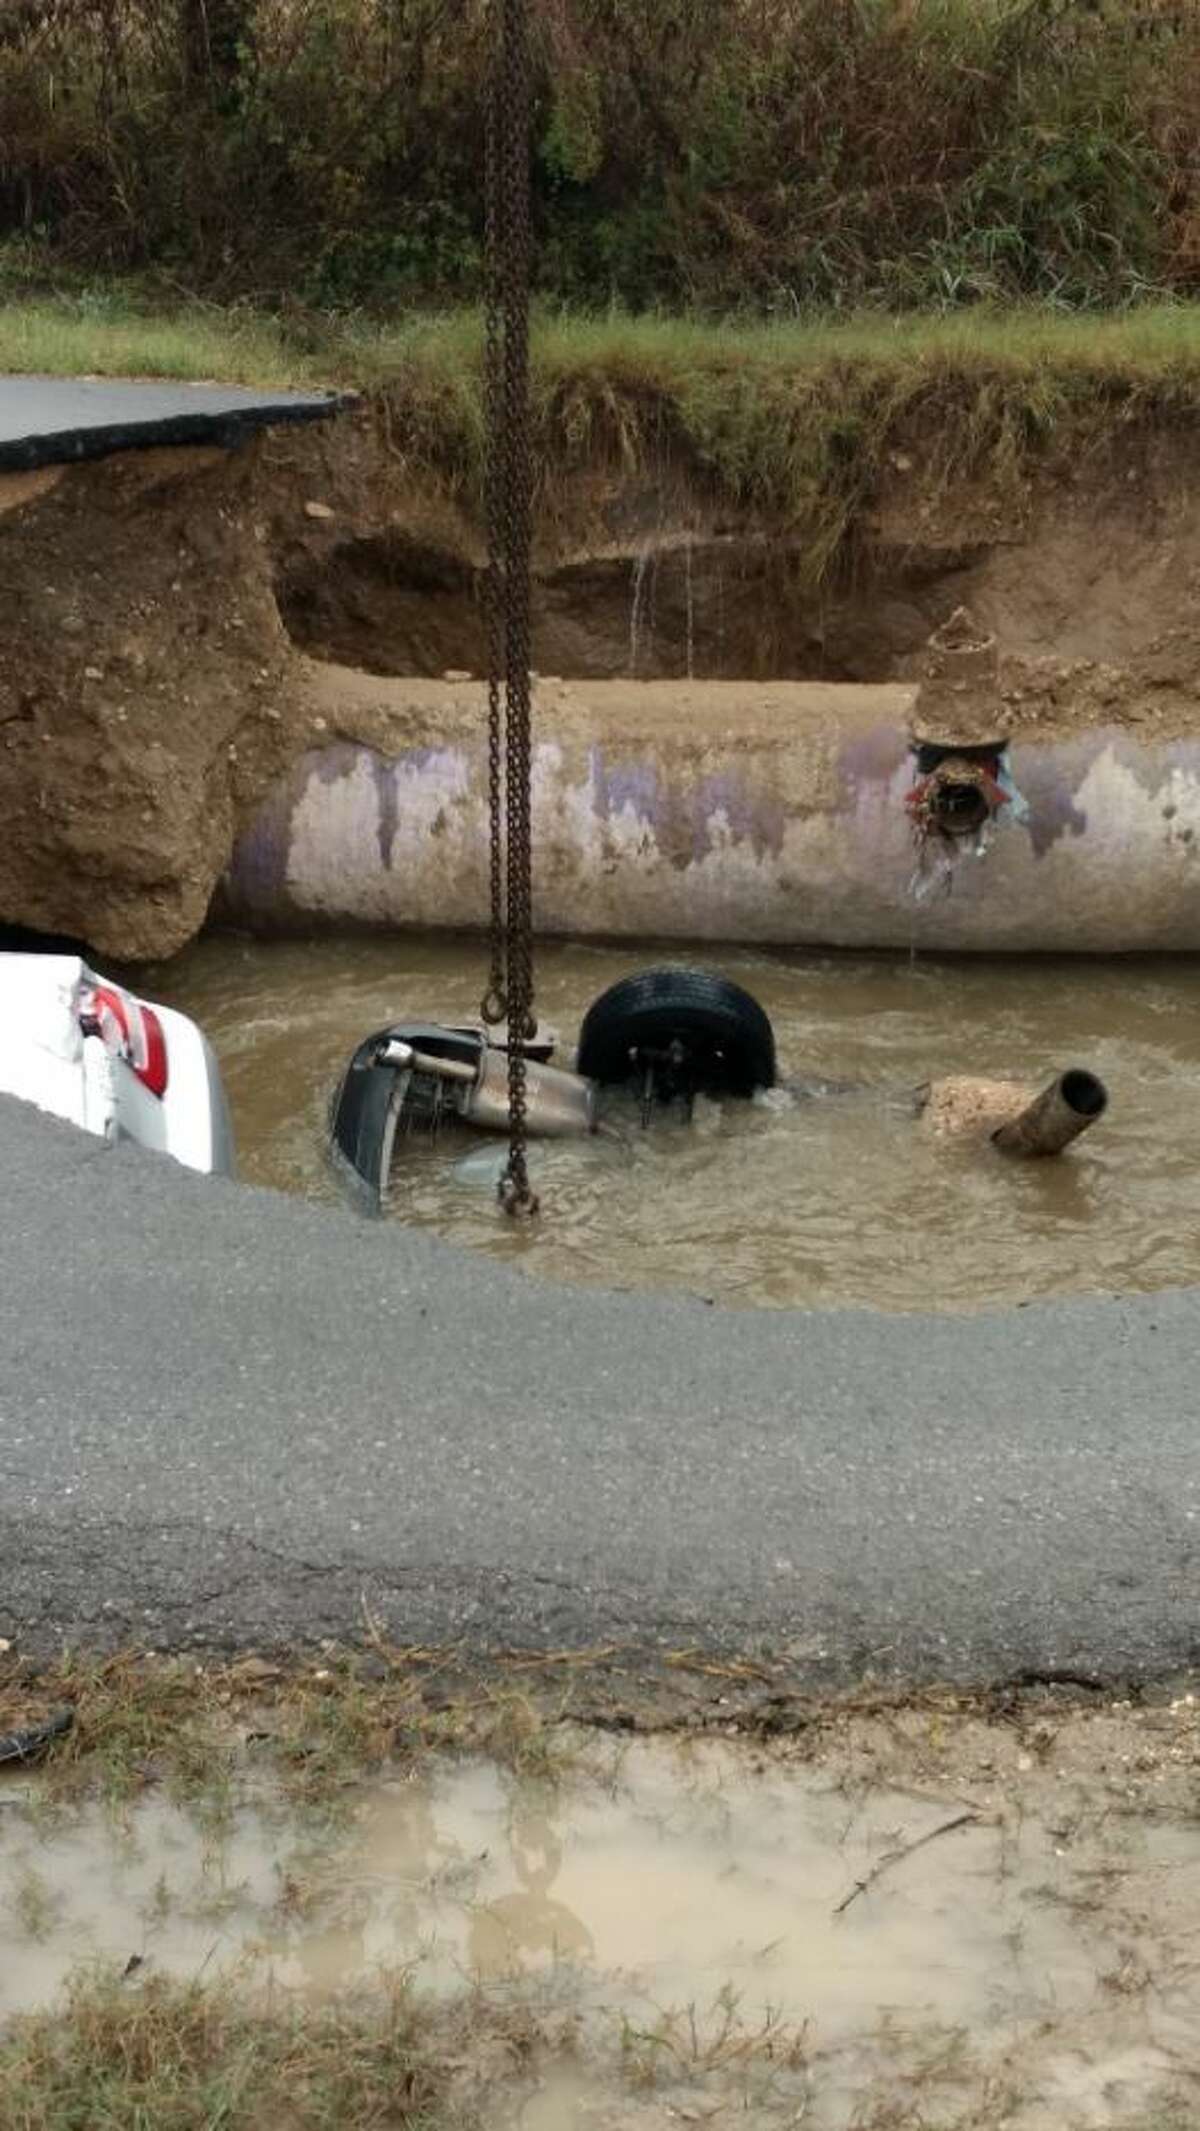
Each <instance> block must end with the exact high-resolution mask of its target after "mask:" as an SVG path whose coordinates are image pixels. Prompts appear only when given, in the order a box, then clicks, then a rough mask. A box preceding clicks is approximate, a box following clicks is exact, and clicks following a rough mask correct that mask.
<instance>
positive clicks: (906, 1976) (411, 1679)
mask: <svg viewBox="0 0 1200 2131" xmlns="http://www.w3.org/2000/svg"><path fill="white" fill-rule="evenodd" d="M369 1626H370V1623H369V1622H368V1627H369ZM64 1698H65V1699H64ZM52 1707H57V1708H63V1707H67V1708H70V1709H72V1710H73V1711H74V1714H75V1725H74V1728H73V1729H72V1730H71V1731H69V1732H66V1733H65V1734H63V1735H62V1736H61V1737H60V1738H59V1740H58V1742H57V1743H56V1745H55V1746H54V1747H53V1749H52V1751H51V1754H50V1756H49V1758H48V1760H47V1761H46V1762H45V1763H44V1765H43V1766H42V1767H40V1768H39V1769H38V1770H36V1771H35V1770H32V1769H28V1768H27V1769H25V1770H17V1771H16V1772H15V1773H10V1774H8V1775H6V1777H5V1779H4V1781H3V1783H0V1886H2V1887H3V1889H4V1894H5V1897H6V1915H7V1918H8V1924H7V1932H8V1940H9V1947H10V1951H17V1952H19V1956H20V1957H19V1959H14V1960H10V1961H9V1962H8V1963H6V1965H5V1968H4V1972H3V1977H2V1979H0V2104H2V2105H3V2108H4V2111H5V2120H6V2121H14V2122H16V2121H19V2122H21V2123H23V2124H27V2125H29V2126H37V2127H41V2126H43V2125H45V2126H47V2127H48V2126H49V2125H50V2124H52V2123H53V2124H57V2123H59V2122H62V2121H67V2120H71V2121H76V2120H78V2121H89V2120H99V2112H101V2111H102V2109H106V2110H107V2111H108V2112H109V2115H110V2117H111V2120H112V2121H114V2122H118V2121H122V2122H123V2121H126V2120H132V2112H133V2111H134V2108H135V2105H136V2106H137V2107H140V2108H141V2110H142V2111H143V2113H144V2114H145V2115H147V2117H148V2120H153V2121H164V2122H165V2121H176V2120H178V2121H180V2122H189V2121H191V2120H192V2117H191V2116H189V2115H188V2114H187V2111H186V2108H185V2107H184V2103H185V2101H186V2102H187V2103H188V2104H189V2105H190V2106H191V2107H192V2109H193V2110H195V2109H197V2108H198V2106H199V2102H200V2100H201V2099H202V2098H203V2099H205V2100H206V2102H207V2106H208V2107H209V2108H210V2110H211V2109H212V2108H214V2107H215V2106H216V2103H217V2100H218V2099H223V2102H224V2112H225V2113H224V2114H223V2116H222V2118H221V2120H222V2121H224V2122H226V2123H228V2124H229V2125H231V2126H235V2127H242V2126H246V2127H250V2126H254V2127H258V2126H260V2125H262V2124H263V2123H265V2122H272V2121H274V2120H275V2115H273V2114H272V2112H273V2111H274V2112H276V2114H278V2112H279V2111H280V2110H281V2109H282V2110H286V2112H287V2117H288V2121H289V2122H294V2123H297V2124H302V2125H304V2126H306V2127H307V2126H313V2127H332V2126H333V2125H335V2124H343V2123H351V2122H364V2123H365V2122H373V2121H376V2120H380V2121H395V2122H396V2123H398V2124H401V2125H405V2126H408V2125H413V2126H415V2125H416V2124H417V2123H420V2124H421V2125H422V2126H430V2125H433V2126H437V2127H439V2131H440V2127H442V2126H446V2127H449V2126H458V2127H462V2131H466V2127H473V2126H475V2125H480V2126H482V2125H484V2124H486V2125H488V2126H496V2125H505V2126H508V2125H516V2124H521V2125H525V2126H529V2125H534V2126H541V2127H543V2131H582V2127H584V2126H588V2127H594V2131H618V2127H622V2131H623V2127H625V2126H630V2127H635V2126H636V2127H638V2131H661V2127H665V2126H666V2125H668V2124H671V2123H678V2122H679V2121H681V2120H682V2121H684V2122H696V2121H704V2122H714V2123H718V2124H720V2123H725V2122H729V2123H734V2122H745V2121H747V2120H749V2121H750V2122H753V2123H756V2124H758V2123H761V2124H763V2125H784V2124H787V2125H795V2124H797V2123H799V2122H804V2123H812V2124H815V2125H818V2126H821V2127H826V2131H835V2127H837V2131H849V2127H851V2126H853V2127H856V2131H861V2127H864V2126H868V2125H869V2126H873V2127H877V2131H884V2127H887V2131H898V2127H904V2126H912V2127H916V2126H923V2127H930V2126H946V2127H951V2126H958V2127H965V2126H968V2125H969V2126H971V2127H972V2131H991V2127H999V2126H1001V2125H1005V2126H1015V2127H1020V2131H1094V2127H1095V2131H1098V2127H1102V2126H1104V2127H1107V2126H1111V2127H1113V2131H1133V2127H1135V2126H1136V2127H1138V2131H1149V2127H1150V2126H1153V2127H1155V2131H1166V2127H1167V2126H1174V2125H1176V2124H1178V2125H1181V2126H1182V2125H1183V2124H1186V2123H1188V2122H1190V2121H1191V2120H1192V2116H1191V2113H1190V2112H1192V2111H1193V2110H1194V2108H1195V2106H1196V2101H1197V2093H1196V2069H1195V2068H1196V2063H1197V2058H1198V2049H1200V1996H1198V1994H1197V1990H1196V1982H1195V1974H1196V1945H1197V1933H1196V1924H1195V1918H1196V1913H1197V1904H1198V1900H1200V1832H1198V1829H1197V1821H1196V1811H1195V1800H1196V1782H1197V1770H1198V1768H1200V1706H1198V1705H1197V1701H1196V1697H1195V1694H1194V1692H1193V1691H1192V1689H1191V1687H1190V1686H1187V1685H1184V1684H1180V1685H1178V1686H1177V1687H1176V1688H1175V1689H1174V1690H1172V1691H1170V1692H1164V1693H1163V1694H1162V1695H1161V1696H1159V1697H1157V1698H1155V1699H1153V1700H1146V1701H1143V1700H1140V1699H1137V1700H1132V1699H1124V1700H1117V1701H1112V1700H1103V1701H1101V1700H1094V1699H1089V1698H1088V1697H1086V1696H1084V1695H1083V1694H1082V1692H1081V1690H1080V1689H1079V1688H1078V1687H1057V1688H1056V1687H1054V1686H1051V1685H1043V1686H1041V1687H1024V1688H1021V1687H1017V1688H1013V1689H1010V1690H1006V1691H1004V1692H1002V1693H999V1694H997V1695H994V1696H992V1697H990V1698H988V1699H987V1700H973V1699H971V1698H968V1697H961V1696H959V1697H956V1696H950V1695H945V1694H937V1693H932V1694H926V1695H924V1696H919V1697H906V1696H903V1695H895V1696H884V1695H880V1694H871V1693H870V1692H867V1693H864V1694H861V1695H857V1696H854V1697H851V1698H846V1699H844V1700H842V1701H841V1702H828V1701H826V1702H822V1701H814V1700H811V1699H809V1700H805V1699H799V1698H792V1697H790V1696H789V1695H788V1694H787V1692H786V1691H783V1692H781V1691H780V1683H779V1681H778V1680H776V1679H773V1678H772V1674H771V1669H770V1668H769V1667H765V1666H762V1665H760V1664H758V1663H756V1662H755V1661H754V1660H752V1659H747V1660H744V1661H735V1660H724V1661H717V1660H713V1659H707V1658H705V1657H704V1655H703V1654H702V1653H699V1652H694V1651H688V1650H679V1651H676V1652H671V1653H667V1654H665V1656H664V1658H663V1660H662V1661H661V1662H660V1665H659V1667H658V1670H657V1677H653V1676H651V1675H648V1674H647V1673H645V1671H644V1670H639V1668H638V1667H637V1665H636V1664H630V1663H629V1661H628V1660H626V1659H623V1657H622V1654H621V1653H620V1652H617V1651H614V1650H608V1651H600V1652H593V1653H574V1654H571V1655H568V1654H567V1653H565V1652H563V1653H558V1654H557V1655H551V1656H549V1657H545V1656H543V1657H541V1658H532V1657H525V1656H522V1654H521V1653H519V1652H514V1653H511V1654H510V1655H509V1657H508V1658H506V1659H504V1660H503V1661H501V1662H500V1663H499V1664H498V1665H495V1666H493V1667H491V1668H490V1669H489V1670H488V1672H487V1673H486V1674H484V1673H480V1672H479V1671H477V1670H474V1669H473V1668H472V1667H471V1666H470V1664H469V1663H467V1662H464V1661H463V1660H462V1658H461V1657H459V1656H456V1654H455V1653H453V1652H446V1651H442V1652H435V1651H423V1652H422V1651H401V1650H395V1649H392V1648H390V1647H388V1646H387V1645H386V1644H384V1643H382V1642H380V1641H378V1640H376V1641H375V1642H374V1643H372V1644H371V1645H370V1646H369V1648H368V1652H367V1655H366V1656H365V1657H364V1656H363V1655H361V1654H360V1655H359V1656H358V1657H355V1658H352V1657H350V1656H348V1655H347V1654H346V1653H342V1652H338V1651H336V1650H333V1649H330V1650H328V1651H327V1652H326V1653H325V1654H324V1657H323V1659H322V1661H321V1662H320V1663H316V1664H309V1665H307V1666H305V1667H303V1668H296V1667H293V1666H289V1665H285V1664H276V1663H273V1662H272V1661H270V1660H266V1659H261V1658H247V1659H243V1660H241V1661H240V1662H239V1663H237V1664H234V1665H220V1664H212V1663H205V1664H200V1665H196V1664H194V1663H191V1662H189V1664H188V1665H187V1666H186V1667H184V1666H181V1665H172V1664H169V1663H164V1662H162V1661H153V1662H149V1661H145V1660H143V1661H133V1660H129V1659H125V1660H117V1661H111V1662H110V1663H108V1664H107V1665H101V1666H97V1667H93V1668H87V1667H78V1666H77V1667H75V1668H68V1669H67V1670H66V1671H62V1670H60V1671H59V1672H58V1673H57V1674H55V1675H42V1676H40V1677H38V1676H34V1675H26V1674H23V1673H22V1672H21V1670H20V1668H19V1667H17V1668H15V1669H12V1668H10V1671H9V1674H8V1676H7V1681H6V1684H4V1685H3V1686H0V1723H4V1724H7V1723H8V1722H10V1721H11V1720H12V1719H13V1717H14V1716H22V1717H24V1718H25V1719H26V1720H28V1719H29V1718H30V1717H31V1716H33V1715H34V1714H36V1713H37V1712H38V1711H44V1710H46V1709H49V1708H52ZM65 1994H69V1995H65ZM68 2107H70V2108H73V2109H74V2112H75V2113H74V2115H73V2116H69V2115H68V2114H67V2113H65V2112H67V2110H68ZM89 2107H90V2109H91V2110H92V2111H93V2112H95V2114H94V2117H89V2116H88V2114H87V2111H88V2109H89ZM56 2110H57V2111H58V2113H57V2114H56V2113H55V2111H56ZM389 2111H390V2112H393V2113H390V2114H389V2113H388V2112H389ZM81 2112H82V2113H81ZM173 2112H177V2113H173ZM381 2112H382V2114H381ZM197 2120H203V2119H202V2118H198V2119H197Z"/></svg>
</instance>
